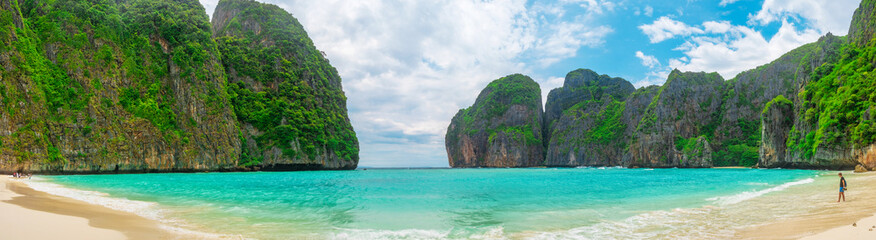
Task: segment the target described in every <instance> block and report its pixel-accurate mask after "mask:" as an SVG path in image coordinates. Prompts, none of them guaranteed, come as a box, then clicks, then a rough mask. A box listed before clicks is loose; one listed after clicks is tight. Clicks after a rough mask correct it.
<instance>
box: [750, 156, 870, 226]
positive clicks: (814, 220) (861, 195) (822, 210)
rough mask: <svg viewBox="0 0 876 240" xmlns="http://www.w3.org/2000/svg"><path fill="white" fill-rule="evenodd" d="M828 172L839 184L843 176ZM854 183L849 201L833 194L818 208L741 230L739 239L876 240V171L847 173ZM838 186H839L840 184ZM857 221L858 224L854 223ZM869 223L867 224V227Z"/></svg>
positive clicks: (845, 172)
mask: <svg viewBox="0 0 876 240" xmlns="http://www.w3.org/2000/svg"><path fill="white" fill-rule="evenodd" d="M835 173H837V172H834V174H828V175H825V176H823V177H828V178H830V179H829V181H830V182H836V183H837V185H838V184H839V177H837V176H836V175H835ZM843 173H844V175H845V177H846V179H847V180H848V182H849V183H850V185H849V191H846V202H836V199H837V197H838V193H837V192H832V193H831V194H833V195H832V196H833V197H829V198H825V199H824V202H819V203H817V205H818V208H816V209H815V210H813V211H811V212H809V213H807V214H804V215H801V216H796V217H792V218H789V219H778V220H776V221H775V222H771V223H767V224H762V225H759V226H753V227H749V228H745V229H742V230H740V231H737V233H736V236H735V237H734V238H736V239H807V240H819V239H876V229H873V231H868V229H870V228H871V227H872V226H876V212H874V210H873V209H876V201H872V199H876V188H874V187H873V186H876V172H866V173H852V172H851V171H844V172H843ZM837 188H838V187H837ZM825 195H826V196H831V195H830V194H825ZM852 224H855V225H856V226H852ZM865 225H866V226H865Z"/></svg>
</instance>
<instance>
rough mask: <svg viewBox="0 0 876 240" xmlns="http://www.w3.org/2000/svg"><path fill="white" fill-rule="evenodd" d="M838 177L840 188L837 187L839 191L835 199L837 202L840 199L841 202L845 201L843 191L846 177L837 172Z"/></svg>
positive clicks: (844, 190)
mask: <svg viewBox="0 0 876 240" xmlns="http://www.w3.org/2000/svg"><path fill="white" fill-rule="evenodd" d="M839 177H840V188H839V189H840V192H839V197H837V199H836V202H839V201H840V199H842V200H843V202H845V201H846V193H845V192H846V178H844V177H843V173H839Z"/></svg>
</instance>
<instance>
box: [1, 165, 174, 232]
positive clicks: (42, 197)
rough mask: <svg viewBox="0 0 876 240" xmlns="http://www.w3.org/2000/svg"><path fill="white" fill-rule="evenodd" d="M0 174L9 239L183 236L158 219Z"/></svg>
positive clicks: (3, 220)
mask: <svg viewBox="0 0 876 240" xmlns="http://www.w3.org/2000/svg"><path fill="white" fill-rule="evenodd" d="M21 181H27V180H23V179H15V178H11V177H9V176H2V177H0V232H2V235H3V238H4V239H5V238H7V237H8V239H98V240H99V239H135V240H136V239H180V236H178V235H175V234H173V233H171V232H169V231H167V230H164V229H162V228H161V227H160V225H159V223H158V222H157V221H153V220H150V219H146V218H143V217H141V216H137V215H135V214H132V213H127V212H122V211H117V210H113V209H109V208H106V207H103V206H98V205H93V204H88V203H85V202H82V201H78V200H74V199H69V198H64V197H59V196H55V195H51V194H48V193H44V192H40V191H36V190H33V189H31V188H29V187H27V185H26V184H25V183H23V182H21Z"/></svg>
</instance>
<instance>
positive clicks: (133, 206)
mask: <svg viewBox="0 0 876 240" xmlns="http://www.w3.org/2000/svg"><path fill="white" fill-rule="evenodd" d="M821 174H824V172H819V171H809V170H764V169H622V168H577V169H553V168H546V169H422V170H416V169H413V170H375V169H370V170H367V171H361V170H357V171H318V172H254V173H197V174H125V175H80V176H52V177H44V179H45V180H46V181H45V182H36V183H33V184H32V186H34V188H36V189H37V190H43V191H49V192H54V193H58V192H65V191H66V193H62V195H66V196H68V197H74V198H80V200H85V201H88V202H92V203H98V204H102V205H108V204H109V205H112V206H110V207H113V208H116V209H122V210H126V211H131V212H135V213H138V214H141V215H144V216H147V217H151V218H155V219H160V220H162V221H165V222H167V223H168V224H169V225H181V226H183V227H184V228H189V229H197V230H199V231H205V232H214V233H220V234H229V235H235V236H237V235H241V236H245V237H251V238H259V239H288V238H303V237H308V238H318V239H320V238H328V239H331V238H338V239H348V238H356V239H422V238H430V239H431V238H449V239H469V238H512V239H556V238H568V239H612V238H623V239H636V238H639V239H645V238H689V239H699V238H731V237H732V236H733V233H734V232H735V230H738V229H739V228H742V227H746V226H749V225H754V224H760V223H763V222H766V221H770V220H773V219H776V218H782V217H788V216H793V215H795V214H800V213H802V212H805V211H806V209H805V208H802V207H801V208H799V209H797V210H795V209H794V208H791V209H772V208H770V207H765V205H769V204H763V203H759V204H747V203H750V202H757V201H758V200H763V198H765V197H770V196H775V195H778V194H782V193H783V192H789V191H788V190H794V189H796V191H797V192H799V191H800V189H805V188H807V187H811V186H816V185H817V186H821V185H826V184H819V183H817V182H816V181H817V180H818V179H819V177H818V176H819V175H821ZM813 183H816V184H813ZM53 184H60V185H61V186H63V187H60V186H57V185H53ZM40 188H42V189H40ZM69 188H73V189H79V190H86V191H77V190H72V189H69ZM790 192H794V191H790ZM792 200H793V199H792ZM792 200H788V201H792ZM770 201H771V202H775V201H778V200H775V201H774V200H770ZM108 202H111V203H108ZM789 203H791V202H786V203H784V204H789ZM775 204H783V203H781V202H777V203H775Z"/></svg>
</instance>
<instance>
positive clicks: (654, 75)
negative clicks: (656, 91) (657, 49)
mask: <svg viewBox="0 0 876 240" xmlns="http://www.w3.org/2000/svg"><path fill="white" fill-rule="evenodd" d="M636 57H637V58H639V59H640V60H642V66H645V67H648V69H649V70H648V73H646V74H645V78H643V79H641V80H639V81H636V82H633V86H635V87H637V88H638V87H644V86H648V85H655V84H661V83H663V82H664V81H666V77H668V76H669V73H670V71H671V70H672V69H670V68H668V67H664V66H663V64H660V61H659V60H657V58H656V57H654V56H651V55H646V54H645V53H643V52H642V51H636Z"/></svg>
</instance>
